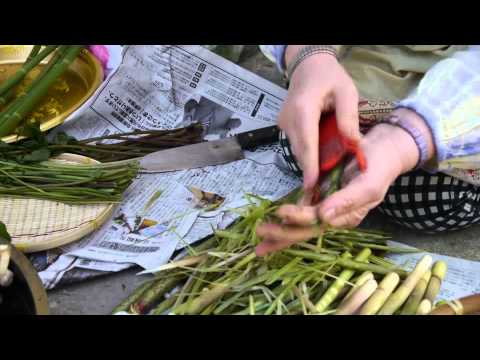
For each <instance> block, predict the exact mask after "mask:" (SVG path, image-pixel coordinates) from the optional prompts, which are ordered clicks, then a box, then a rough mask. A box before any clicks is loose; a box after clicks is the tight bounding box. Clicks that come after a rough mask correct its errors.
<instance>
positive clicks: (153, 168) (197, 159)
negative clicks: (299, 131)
mask: <svg viewBox="0 0 480 360" xmlns="http://www.w3.org/2000/svg"><path fill="white" fill-rule="evenodd" d="M278 137H279V129H278V127H277V126H269V127H265V128H261V129H256V130H251V131H247V132H244V133H240V134H237V135H235V136H232V137H229V138H226V139H221V140H213V141H205V142H202V143H198V144H193V145H186V146H181V147H177V148H173V149H167V150H161V151H157V152H154V153H151V154H148V155H146V156H144V157H143V158H141V159H140V169H141V171H142V172H149V173H161V172H168V171H177V170H186V169H196V168H202V167H205V166H212V165H221V164H226V163H229V162H232V161H237V160H242V159H244V158H245V156H244V151H245V150H252V149H254V148H256V147H257V146H261V145H270V144H273V143H275V142H277V141H278Z"/></svg>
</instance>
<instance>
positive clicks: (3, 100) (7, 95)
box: [0, 45, 42, 106]
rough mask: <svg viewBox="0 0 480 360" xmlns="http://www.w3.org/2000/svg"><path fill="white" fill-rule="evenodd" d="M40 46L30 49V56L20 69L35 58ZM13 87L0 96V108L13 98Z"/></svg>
mask: <svg viewBox="0 0 480 360" xmlns="http://www.w3.org/2000/svg"><path fill="white" fill-rule="evenodd" d="M41 47H42V46H41V45H35V46H33V47H32V50H31V51H30V54H29V55H28V57H27V60H26V61H25V63H24V64H23V65H22V67H26V65H27V64H28V63H29V62H30V61H31V60H32V59H33V58H34V57H35V56H37V54H38V52H39V51H40V48H41ZM14 88H15V86H12V87H11V88H10V89H8V90H7V91H6V92H5V93H4V94H3V95H1V96H0V106H3V105H5V104H6V103H7V102H9V101H10V100H11V99H12V98H13V97H14V96H15V91H14Z"/></svg>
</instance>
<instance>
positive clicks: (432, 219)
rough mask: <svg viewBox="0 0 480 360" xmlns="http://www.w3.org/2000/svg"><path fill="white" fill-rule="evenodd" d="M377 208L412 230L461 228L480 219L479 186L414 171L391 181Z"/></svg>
mask: <svg viewBox="0 0 480 360" xmlns="http://www.w3.org/2000/svg"><path fill="white" fill-rule="evenodd" d="M378 209H379V211H380V212H381V213H383V214H385V215H387V216H388V217H390V218H392V219H393V220H394V221H395V222H396V223H398V224H400V225H404V226H406V227H408V228H410V229H414V230H420V231H422V232H426V233H430V234H433V233H436V232H443V231H452V230H459V229H463V228H467V227H469V226H471V225H473V224H475V223H478V222H479V221H480V189H479V188H478V187H476V186H474V185H471V184H468V183H466V182H464V181H461V180H459V179H456V178H453V177H451V176H448V175H445V174H442V173H438V174H434V175H432V174H429V173H426V172H424V171H415V172H411V173H408V174H405V175H402V176H400V177H399V178H398V179H397V180H396V181H395V182H394V183H393V184H392V186H391V187H390V189H389V190H388V193H387V195H386V197H385V199H384V201H383V203H382V204H381V205H380V206H379V208H378Z"/></svg>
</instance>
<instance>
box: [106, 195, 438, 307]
mask: <svg viewBox="0 0 480 360" xmlns="http://www.w3.org/2000/svg"><path fill="white" fill-rule="evenodd" d="M251 200H252V205H250V206H249V207H248V208H246V209H245V210H244V212H243V213H242V215H241V218H240V219H239V220H238V221H237V222H236V223H235V224H234V225H233V226H231V227H230V228H229V229H228V230H218V231H216V232H215V235H214V236H213V237H211V238H210V239H209V240H207V241H206V242H204V243H203V244H201V245H199V246H197V247H195V248H190V249H189V251H190V254H189V255H188V256H186V257H184V258H182V259H180V260H177V261H174V262H171V263H169V264H166V265H165V266H163V267H162V268H161V269H159V272H158V273H157V274H156V275H155V277H154V279H153V280H149V281H147V282H146V283H144V284H143V285H142V286H141V287H139V288H138V289H137V290H136V291H135V292H134V293H133V294H132V295H131V296H129V297H128V298H127V299H126V300H125V301H124V302H122V303H121V304H120V305H119V306H117V307H116V308H115V309H114V310H113V313H119V312H127V313H131V314H154V315H159V314H179V315H180V314H188V315H193V314H202V315H209V314H215V315H232V314H235V315H240V314H245V315H248V314H250V315H255V314H264V315H270V314H279V315H281V314H310V315H313V314H315V315H322V314H339V315H345V314H365V315H367V314H368V315H373V314H399V313H406V312H408V313H413V314H415V313H417V312H419V310H418V309H419V308H420V303H421V300H423V299H424V298H425V296H424V293H423V292H422V294H421V296H419V295H418V294H419V293H420V292H421V291H420V290H417V291H414V290H416V289H417V287H421V286H423V288H428V287H429V286H430V283H428V284H427V285H426V286H425V284H424V283H423V282H422V285H420V280H422V281H429V282H431V280H426V279H427V278H428V277H427V276H426V273H428V272H429V271H430V265H431V261H432V259H431V258H430V257H429V256H426V257H424V258H423V259H422V260H421V261H420V262H419V263H418V264H417V266H416V267H415V269H414V270H413V271H412V272H410V273H408V272H406V271H405V270H404V269H401V268H399V267H398V266H396V265H395V264H394V263H392V262H390V261H389V260H387V259H385V258H384V257H383V255H384V254H385V253H386V252H412V251H414V250H411V249H405V248H394V247H391V246H388V244H387V240H388V239H389V238H390V237H389V236H388V235H386V234H384V233H381V232H377V231H371V230H360V229H357V230H342V229H330V228H327V229H326V230H325V231H324V232H323V233H322V234H321V235H320V236H321V237H322V241H321V246H318V244H319V239H318V238H314V239H311V240H310V241H308V242H304V243H300V244H297V245H294V246H292V247H291V248H290V249H287V250H283V251H281V252H278V253H275V254H272V255H269V256H267V257H265V258H260V257H257V256H256V255H255V252H254V247H255V245H257V244H258V243H259V241H260V239H258V237H257V235H256V228H257V226H258V225H259V224H260V223H262V222H264V221H268V222H274V221H278V219H276V218H275V210H276V209H277V208H278V206H279V204H275V203H272V202H270V201H268V200H265V199H261V198H258V197H253V196H252V197H251ZM437 268H438V265H437ZM434 269H435V267H434ZM434 269H432V273H433V272H434ZM440 275H441V276H440V277H439V278H443V276H444V274H443V275H442V274H440ZM402 279H403V280H402ZM437 284H438V285H439V283H438V282H435V285H434V284H433V283H432V285H431V286H432V287H434V288H435V289H433V290H432V294H434V293H436V292H437V289H438V288H437ZM437 293H438V292H437ZM413 294H415V300H410V297H411V296H413ZM435 297H436V294H435ZM418 298H419V299H420V301H418ZM427 301H429V300H427ZM407 305H408V306H407ZM422 308H424V306H422ZM405 309H406V310H405ZM423 311H425V310H423Z"/></svg>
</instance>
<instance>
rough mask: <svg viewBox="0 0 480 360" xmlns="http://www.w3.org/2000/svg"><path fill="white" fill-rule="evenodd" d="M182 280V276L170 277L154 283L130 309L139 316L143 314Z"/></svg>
mask: <svg viewBox="0 0 480 360" xmlns="http://www.w3.org/2000/svg"><path fill="white" fill-rule="evenodd" d="M183 278H184V276H183V275H176V276H171V277H168V278H166V279H162V280H159V281H156V282H154V283H153V284H152V286H150V287H149V288H147V289H146V291H145V292H143V293H142V294H141V295H140V297H139V298H138V299H136V300H135V301H134V303H133V304H132V308H133V309H135V310H136V311H137V312H138V313H139V314H145V313H146V312H147V311H148V310H149V309H151V308H152V306H153V305H154V304H155V302H157V301H158V300H160V299H161V298H162V297H163V296H164V295H165V294H167V293H168V292H169V291H170V290H172V289H173V288H175V286H177V284H178V283H179V282H180V281H181V280H182V279H183Z"/></svg>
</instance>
